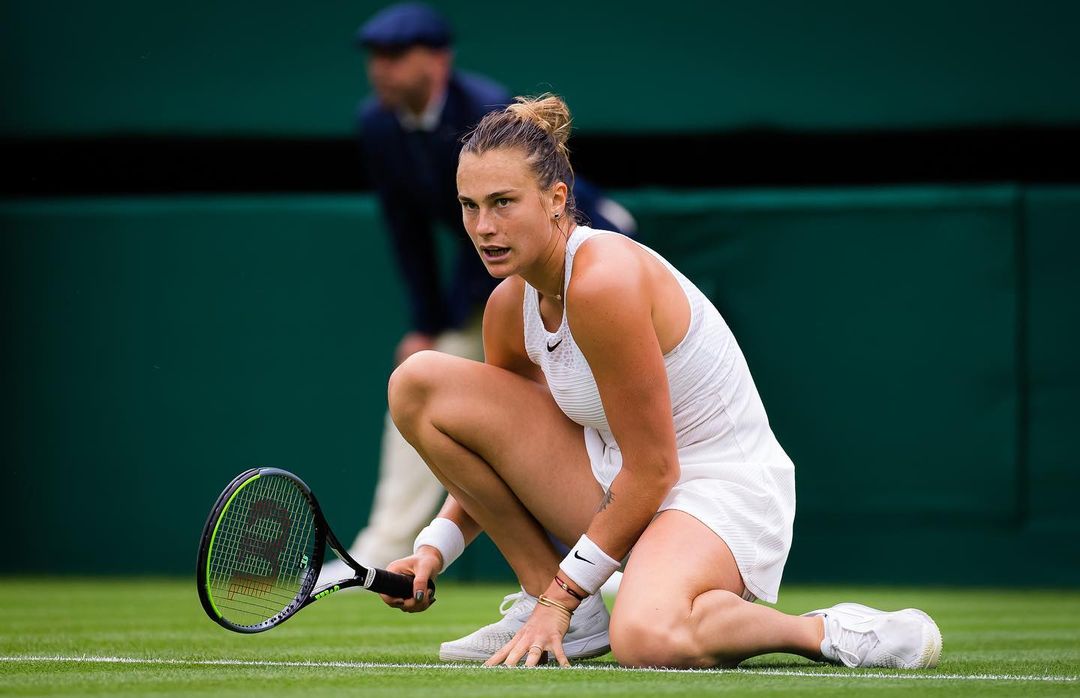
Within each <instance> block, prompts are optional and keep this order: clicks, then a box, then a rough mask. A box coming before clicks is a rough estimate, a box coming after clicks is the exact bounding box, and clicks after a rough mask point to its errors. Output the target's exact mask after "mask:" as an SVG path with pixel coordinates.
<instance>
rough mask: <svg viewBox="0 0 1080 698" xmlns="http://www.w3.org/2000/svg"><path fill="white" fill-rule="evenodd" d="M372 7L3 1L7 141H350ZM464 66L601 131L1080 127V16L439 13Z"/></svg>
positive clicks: (835, 0) (1055, 7)
mask: <svg viewBox="0 0 1080 698" xmlns="http://www.w3.org/2000/svg"><path fill="white" fill-rule="evenodd" d="M383 4H385V3H382V2H372V1H371V0H322V1H320V2H317V3H310V2H302V1H301V0H261V1H260V2H254V1H252V0H232V1H230V2H215V1H213V0H188V1H187V2H181V3H163V2H142V1H139V0H100V1H99V2H75V1H73V0H59V1H55V2H5V3H2V4H0V46H3V47H4V51H3V62H2V63H0V70H2V72H0V94H3V95H4V108H3V109H0V136H20V135H35V136H64V135H88V134H90V135H94V134H113V133H121V134H133V133H134V134H140V133H150V134H163V133H164V134H174V133H186V134H236V133H240V134H264V135H275V134H284V135H289V136H295V135H334V136H344V135H348V134H349V133H350V132H351V127H352V120H351V114H352V109H353V105H354V103H355V101H356V98H357V97H358V96H360V95H361V94H363V93H364V92H365V91H366V89H367V87H366V84H365V80H364V76H363V64H362V58H361V55H360V54H359V53H358V52H356V51H355V50H354V49H353V47H352V44H351V39H352V33H353V31H354V30H355V28H356V26H357V25H358V24H360V23H361V22H362V21H363V20H365V19H366V18H367V17H369V16H370V15H371V14H372V13H373V12H374V11H375V9H377V8H378V7H381V6H382V5H383ZM434 4H435V5H437V6H439V7H442V8H443V9H444V10H445V12H446V14H447V15H448V16H449V17H450V19H451V20H452V21H453V22H454V24H455V25H456V28H457V31H458V35H459V39H460V40H459V43H458V55H459V59H460V61H459V62H460V64H461V65H462V66H464V67H466V68H472V69H475V70H480V71H483V72H485V73H488V74H490V75H492V76H493V77H495V78H497V79H498V80H500V81H501V82H503V83H504V84H506V85H507V86H508V87H509V88H510V89H511V90H513V91H514V92H515V93H536V92H538V91H543V90H548V89H550V90H554V91H557V92H560V93H562V94H564V95H565V96H566V97H567V99H568V101H569V104H570V105H571V106H572V107H573V109H574V113H575V115H576V117H577V123H578V125H579V126H580V127H581V128H583V129H585V130H590V131H604V132H615V131H649V132H657V131H663V132H673V131H687V130H692V131H715V130H718V129H720V130H726V129H732V128H738V127H745V126H756V127H777V128H782V129H808V130H815V129H824V130H836V129H841V130H865V129H875V128H904V129H910V128H919V127H932V126H955V125H1002V124H1013V123H1029V124H1061V123H1064V124H1069V123H1076V122H1077V120H1078V119H1080V90H1077V89H1076V76H1077V74H1080V51H1077V49H1076V28H1077V26H1080V4H1078V3H1075V2H1062V1H1055V0H950V1H949V2H940V1H939V0H905V1H904V2H851V1H849V0H817V1H816V2H803V1H801V0H755V1H750V0H739V1H737V2H713V3H682V4H679V5H678V6H674V7H663V8H660V7H659V6H658V5H657V4H656V3H655V2H648V3H646V2H627V0H593V1H590V2H582V3H576V4H575V5H573V7H572V8H571V7H570V6H569V5H565V6H559V7H558V8H550V9H552V10H553V11H552V12H546V11H544V10H542V9H541V8H540V7H538V6H536V5H532V4H524V5H516V4H513V3H507V2H503V1H495V0H453V1H450V2H448V1H445V0H444V1H443V2H437V1H436V2H434Z"/></svg>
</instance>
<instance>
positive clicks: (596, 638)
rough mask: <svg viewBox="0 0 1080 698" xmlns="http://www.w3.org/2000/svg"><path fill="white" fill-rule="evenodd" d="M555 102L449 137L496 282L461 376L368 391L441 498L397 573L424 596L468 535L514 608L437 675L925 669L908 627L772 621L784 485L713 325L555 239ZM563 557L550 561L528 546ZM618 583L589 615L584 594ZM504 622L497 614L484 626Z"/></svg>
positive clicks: (638, 262)
mask: <svg viewBox="0 0 1080 698" xmlns="http://www.w3.org/2000/svg"><path fill="white" fill-rule="evenodd" d="M569 132H570V114H569V110H568V109H567V107H566V104H565V103H564V102H563V101H562V100H561V99H560V98H558V97H554V96H544V97H541V98H537V99H526V98H518V101H517V103H515V104H513V105H511V106H509V107H507V108H506V109H505V110H504V111H501V112H494V113H491V114H488V115H487V116H486V117H484V119H483V120H482V121H481V122H480V124H479V125H478V126H477V127H476V129H475V130H474V131H473V132H472V133H471V134H470V135H469V136H468V137H467V140H466V142H465V146H464V149H463V150H462V153H461V157H460V160H459V164H458V173H457V184H458V195H459V196H458V198H459V200H460V202H461V210H462V216H463V217H464V221H465V228H466V229H467V231H468V233H469V235H470V237H471V238H472V242H473V244H474V245H475V246H476V249H477V252H478V253H479V255H480V257H481V259H482V260H483V261H484V264H485V265H486V266H487V269H488V271H489V272H490V273H491V274H492V275H493V276H495V277H498V278H502V279H504V281H503V282H502V283H501V284H500V285H499V287H498V288H497V289H496V290H495V292H494V293H493V294H492V296H491V299H490V300H489V302H488V305H487V309H486V311H485V315H484V351H485V356H486V359H485V362H484V363H478V362H475V361H469V360H466V359H461V358H456V357H453V356H449V355H446V354H439V353H434V352H422V353H419V354H416V355H414V356H413V357H411V358H410V359H409V360H408V361H406V362H405V363H404V364H402V365H401V366H400V367H399V368H398V369H397V370H396V371H395V372H394V374H393V376H392V377H391V379H390V386H389V400H390V411H391V414H392V416H393V418H394V421H395V423H396V424H397V426H398V428H399V429H400V430H401V433H402V434H403V435H404V436H405V438H406V439H407V440H408V441H409V443H411V444H412V445H413V446H414V447H415V448H416V450H417V451H418V452H419V453H420V455H421V456H423V458H424V460H425V461H426V462H427V463H428V465H429V466H430V468H431V470H432V472H433V473H434V474H435V475H436V476H437V477H438V478H439V480H440V481H441V482H442V484H443V485H445V487H446V489H447V491H448V492H449V497H448V499H447V501H446V504H445V505H444V506H443V508H442V510H441V511H440V513H439V514H438V516H437V518H436V519H435V520H434V521H433V522H432V523H431V525H430V526H428V527H427V528H426V529H424V531H422V532H421V534H420V535H419V536H418V537H417V540H416V544H415V546H414V549H415V552H414V554H413V555H412V556H410V557H407V558H405V559H403V560H399V561H397V562H395V563H393V564H391V565H390V566H389V569H391V570H394V571H397V572H403V573H408V574H413V575H415V576H416V587H415V597H414V598H411V599H408V600H405V601H401V600H393V599H390V598H389V597H384V601H386V602H387V603H388V604H391V605H394V606H397V607H399V608H401V609H402V610H405V611H422V610H424V609H426V608H427V607H428V606H429V605H430V604H431V603H432V602H433V601H434V599H431V598H425V597H424V590H425V589H426V588H427V581H428V579H429V578H430V577H432V576H433V575H436V574H438V573H439V572H440V571H442V570H444V569H445V568H446V567H447V566H448V565H450V563H451V562H453V560H454V558H456V557H457V555H459V554H460V553H461V551H462V550H463V548H464V546H465V545H466V544H467V542H469V541H471V540H472V539H473V538H475V537H476V536H477V535H478V533H479V532H480V531H481V530H482V531H485V532H486V533H487V534H488V535H489V536H490V537H491V539H492V540H493V541H494V542H495V544H496V545H497V546H498V548H499V550H500V551H501V552H502V554H503V555H504V556H505V557H506V560H507V562H508V563H509V564H510V566H511V568H513V570H514V572H515V574H516V575H517V578H518V580H519V581H520V584H521V588H522V591H521V592H520V593H518V594H512V595H511V596H509V597H507V599H506V602H509V603H510V606H509V608H503V609H502V610H503V614H504V618H503V619H502V620H500V621H499V622H496V623H493V624H492V625H489V626H486V627H484V628H481V629H479V630H477V631H476V632H474V633H472V634H471V635H468V636H466V637H464V638H461V639H460V640H456V641H453V642H447V643H444V644H443V645H442V647H441V650H440V656H441V658H442V659H444V660H480V661H484V662H486V663H487V664H488V665H489V666H494V665H497V664H505V665H508V666H513V665H517V664H518V663H519V662H521V661H522V660H524V663H525V664H526V665H527V666H532V665H535V664H537V663H538V662H539V661H541V659H542V658H545V657H549V656H554V657H555V658H557V659H558V661H559V663H560V664H562V665H564V666H565V665H566V664H567V663H568V660H569V659H574V658H585V657H592V656H597V655H599V654H603V653H604V652H606V651H607V650H608V649H609V645H610V649H611V651H612V652H613V653H614V655H615V657H616V659H617V660H618V661H619V663H620V664H623V665H625V666H657V667H711V666H734V665H735V664H737V663H738V662H740V661H742V660H743V659H746V658H748V657H753V656H755V655H759V654H763V653H766V652H791V653H795V654H799V655H802V656H804V657H809V658H811V659H815V660H823V661H829V662H833V663H838V664H844V665H846V666H863V667H868V666H879V667H909V668H916V667H931V666H934V665H935V664H936V663H937V659H938V656H939V654H940V650H941V635H940V633H939V631H938V628H937V626H936V625H935V624H934V622H933V621H932V620H931V619H930V617H929V616H927V615H926V614H925V613H923V612H921V611H918V610H914V609H905V610H902V611H896V612H891V613H886V612H882V611H878V610H875V609H871V608H868V607H865V606H860V605H857V604H840V605H837V606H834V607H832V608H828V609H822V610H818V611H812V612H810V613H808V614H805V615H803V616H790V615H786V614H783V613H780V612H779V611H776V610H775V609H772V608H769V607H767V606H764V605H761V604H757V603H755V600H756V599H762V600H764V601H768V602H770V603H771V602H775V601H776V597H777V592H778V589H779V586H780V577H781V573H782V572H783V568H784V563H785V561H786V560H787V555H788V550H789V548H790V545H791V535H792V522H793V519H794V513H795V481H794V466H793V465H792V463H791V460H790V459H789V458H788V456H787V455H786V454H785V453H784V450H783V448H781V446H780V444H779V443H778V442H777V440H776V438H775V437H774V435H773V432H772V430H771V428H770V426H769V421H768V418H767V417H766V414H765V409H764V407H763V406H762V403H761V399H760V397H759V396H758V392H757V389H756V388H755V386H754V381H753V379H752V378H751V376H750V371H749V369H748V367H747V363H746V360H745V359H744V357H743V354H742V352H741V351H740V349H739V346H738V344H737V343H736V341H735V338H734V337H733V336H732V333H731V331H730V330H729V329H728V327H727V325H726V324H725V322H724V320H723V319H722V318H721V316H720V314H719V313H718V312H717V310H716V308H715V307H713V305H712V304H711V303H710V302H709V300H708V299H707V298H706V297H705V296H704V295H703V294H702V293H701V292H700V291H699V290H698V289H697V288H696V287H695V286H694V284H692V283H691V282H690V281H689V280H688V279H687V278H686V277H685V276H683V275H682V274H681V273H679V271H678V270H676V269H675V268H674V267H673V266H671V264H669V263H668V262H667V261H665V260H664V259H663V258H662V257H660V256H659V255H658V254H656V253H655V252H653V251H652V250H650V249H648V248H646V247H644V246H642V245H640V244H638V243H636V242H634V241H632V240H630V239H628V238H626V237H624V236H622V235H616V234H608V233H606V232H605V231H600V230H593V229H590V228H588V227H586V226H585V225H584V224H582V223H580V222H578V221H576V219H575V215H574V214H575V211H574V202H573V198H572V196H571V195H570V192H571V187H572V183H573V171H572V169H571V166H570V161H569V158H568V150H567V147H566V141H567V138H568V135H569ZM549 533H550V535H552V536H554V537H555V538H557V539H558V540H560V541H562V542H563V543H565V544H566V545H567V546H570V552H569V553H568V554H567V555H565V557H563V558H562V559H560V557H559V555H558V554H557V552H556V549H555V547H554V546H553V543H552V540H551V539H550V538H549V537H548V535H549ZM627 556H629V559H628V561H627V562H626V565H625V571H624V576H623V581H622V586H621V589H620V591H619V595H618V598H617V600H616V602H615V607H614V610H613V612H612V614H611V616H610V617H609V616H608V612H607V610H606V609H605V607H604V604H603V601H602V600H601V598H600V595H599V594H598V593H597V591H598V589H599V588H600V586H601V584H603V582H604V581H605V580H606V579H607V578H608V577H609V576H610V575H611V574H612V573H613V572H615V570H616V569H618V568H619V567H620V566H621V565H622V561H623V560H624V559H626V558H627ZM505 605H506V604H505V603H504V606H505Z"/></svg>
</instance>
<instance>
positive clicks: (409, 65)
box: [320, 3, 635, 590]
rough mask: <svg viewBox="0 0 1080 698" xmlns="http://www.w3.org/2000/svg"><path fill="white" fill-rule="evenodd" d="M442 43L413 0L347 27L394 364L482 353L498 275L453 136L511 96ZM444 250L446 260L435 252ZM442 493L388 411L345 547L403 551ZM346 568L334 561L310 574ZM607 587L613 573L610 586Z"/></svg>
mask: <svg viewBox="0 0 1080 698" xmlns="http://www.w3.org/2000/svg"><path fill="white" fill-rule="evenodd" d="M452 41H453V35H452V31H451V27H450V24H449V23H448V22H447V20H446V19H445V18H444V17H443V16H442V15H441V14H439V13H438V12H437V11H436V10H434V9H432V8H431V7H429V6H427V5H424V4H422V3H402V4H397V5H392V6H390V7H387V8H385V9H383V10H381V11H380V12H378V13H377V14H375V15H374V16H373V17H371V19H369V20H368V21H367V22H366V23H365V24H363V25H362V26H361V27H360V29H359V30H358V32H357V34H356V43H357V44H358V46H359V47H360V48H361V49H362V50H366V52H367V75H368V80H369V81H370V83H371V87H372V89H373V91H374V95H373V96H372V97H370V98H369V99H367V100H365V101H364V102H363V103H362V104H361V106H360V108H359V110H358V112H357V126H358V129H359V133H360V138H361V144H362V149H363V153H364V156H365V159H366V164H367V169H368V174H369V176H370V179H371V182H372V184H373V186H374V187H375V191H376V194H377V196H378V199H379V204H380V208H381V210H382V214H383V219H384V221H385V224H386V229H387V231H388V232H389V234H390V241H391V248H392V249H393V253H394V256H395V259H396V262H397V265H398V269H399V271H400V273H401V277H402V279H403V281H404V282H405V288H406V291H407V293H408V297H409V311H410V316H409V321H410V325H411V328H410V329H409V331H408V332H406V334H405V336H403V337H402V338H401V340H400V341H399V342H398V345H397V348H396V350H395V352H394V363H395V365H399V364H400V363H401V362H402V361H404V360H405V359H406V358H408V357H409V356H411V355H412V354H414V353H416V352H418V351H422V350H425V349H434V350H436V351H440V352H445V353H448V354H453V355H454V356H459V357H463V358H469V359H473V360H476V361H483V360H484V351H483V343H482V338H481V319H482V314H483V308H484V304H485V303H486V301H487V298H488V296H489V295H490V293H491V291H492V290H493V289H494V288H495V286H496V285H497V281H498V280H497V279H494V278H492V277H491V276H490V275H489V274H488V273H487V271H486V270H485V268H484V265H483V263H482V262H481V260H480V259H479V258H478V257H477V254H476V251H475V250H474V249H473V246H472V243H471V241H470V240H469V237H468V235H467V234H466V232H465V228H464V226H463V224H462V217H461V205H460V204H459V202H458V200H457V184H456V181H455V177H456V173H457V165H458V154H459V153H460V152H461V148H462V138H463V136H465V134H467V133H468V132H469V131H470V130H471V128H472V127H473V126H475V125H476V124H477V123H478V122H479V121H480V119H481V118H483V116H484V115H485V114H487V113H488V112H490V111H494V110H498V109H502V108H503V107H505V106H506V105H507V104H508V103H510V101H511V96H510V93H509V92H507V91H506V89H505V88H503V87H502V86H501V85H499V84H497V83H495V82H493V81H491V80H489V79H487V78H485V77H483V76H480V75H474V74H470V73H466V72H463V71H459V70H456V69H455V68H454V54H453V49H452ZM574 195H575V197H576V200H577V203H578V208H579V209H580V211H581V212H582V213H583V214H584V215H585V217H586V218H587V219H588V220H589V221H591V225H592V226H593V227H595V228H600V229H605V230H613V231H617V232H621V233H625V234H632V233H633V231H634V228H635V222H634V219H633V217H632V216H631V215H630V214H629V212H627V211H626V209H624V208H623V207H622V206H620V205H619V204H617V203H616V202H614V201H613V200H611V199H609V198H606V197H604V196H602V195H601V194H600V192H599V191H598V190H597V189H596V188H595V187H594V186H592V185H591V184H589V183H588V182H586V181H583V180H581V179H578V180H577V182H576V184H575V186H574ZM437 226H442V227H444V228H446V229H448V230H449V231H450V232H451V233H452V236H451V239H450V240H449V241H447V242H449V244H444V245H440V244H438V243H439V241H438V240H437V239H436V227H437ZM448 250H449V256H450V259H441V258H440V254H445V253H446V252H447V251H448ZM447 273H448V277H449V278H447V279H445V280H443V279H442V278H441V277H443V276H445V275H447ZM445 496H446V491H445V490H444V489H443V488H442V485H440V484H439V482H438V480H436V479H435V477H434V476H433V475H432V474H431V471H430V470H429V469H428V467H427V465H426V464H425V463H424V461H423V460H422V459H421V458H420V456H419V455H417V453H416V451H415V450H414V449H413V448H412V446H410V445H409V444H408V443H407V442H406V441H405V440H404V439H403V438H402V437H401V435H400V434H399V433H398V431H397V429H396V427H395V426H394V424H393V422H392V421H391V420H390V417H389V415H387V417H386V421H385V425H384V430H383V438H382V444H381V454H380V462H379V479H378V482H377V484H376V489H375V498H374V501H373V503H372V509H371V515H370V518H369V519H368V523H367V526H366V527H365V528H364V529H363V530H362V531H360V533H359V535H358V536H357V537H356V540H355V541H354V542H353V544H352V545H351V546H350V548H349V553H350V554H351V555H352V556H353V557H354V558H356V559H357V560H358V561H361V562H363V563H364V564H366V565H376V566H385V565H386V564H387V563H389V562H390V561H392V560H397V559H400V558H402V557H405V556H407V555H409V554H411V553H412V551H413V540H414V538H415V537H416V534H417V533H418V532H419V531H420V530H421V529H422V528H423V527H424V526H425V525H426V524H427V523H428V521H430V519H431V516H432V514H433V513H434V512H435V511H436V510H438V508H439V505H440V504H441V503H442V501H443V499H444V497H445ZM349 574H350V571H349V570H348V568H347V567H346V566H345V565H344V563H341V562H339V561H337V560H334V561H332V562H328V563H327V564H326V565H325V566H324V567H323V572H322V575H321V579H320V581H330V580H332V579H337V578H341V577H343V576H347V575H349ZM616 585H617V579H616V581H615V582H614V583H613V585H611V586H609V590H612V589H613V588H614V587H615V586H616Z"/></svg>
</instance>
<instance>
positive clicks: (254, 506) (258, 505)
mask: <svg viewBox="0 0 1080 698" xmlns="http://www.w3.org/2000/svg"><path fill="white" fill-rule="evenodd" d="M315 542H316V541H315V516H314V512H313V511H312V509H311V505H310V503H309V502H308V499H307V497H306V496H305V495H304V493H303V492H302V491H301V490H300V489H299V488H298V487H297V486H296V485H295V484H293V482H292V481H291V480H289V479H288V478H285V477H281V476H275V475H264V476H262V477H260V478H258V479H256V480H252V481H249V482H248V483H246V484H245V485H243V486H242V487H241V488H240V489H238V490H237V491H236V493H235V495H234V497H233V499H232V500H231V501H230V503H229V504H228V505H227V506H226V508H225V510H224V511H223V512H222V514H221V518H220V522H219V524H218V530H217V533H216V537H215V540H214V543H213V546H214V547H213V549H212V551H211V555H210V560H209V582H210V584H209V586H210V589H209V591H210V593H211V595H212V596H213V597H214V599H215V601H216V604H217V607H218V609H219V610H220V611H221V613H222V616H223V617H224V618H225V619H226V620H228V621H229V622H232V623H235V624H236V625H243V626H253V625H258V624H259V623H262V622H264V621H266V620H268V619H270V618H272V617H274V616H275V615H277V614H278V613H280V612H281V611H283V610H284V609H285V608H287V607H288V606H289V605H290V604H292V603H293V602H294V601H296V600H297V598H298V596H300V594H301V592H303V591H304V588H305V581H306V579H307V577H308V575H309V573H310V569H311V563H312V561H313V560H312V558H313V556H314V549H315Z"/></svg>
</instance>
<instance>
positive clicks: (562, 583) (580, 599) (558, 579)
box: [555, 575, 585, 601]
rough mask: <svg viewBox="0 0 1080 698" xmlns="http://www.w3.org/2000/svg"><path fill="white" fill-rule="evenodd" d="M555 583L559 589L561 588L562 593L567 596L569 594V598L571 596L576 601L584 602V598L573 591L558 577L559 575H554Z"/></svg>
mask: <svg viewBox="0 0 1080 698" xmlns="http://www.w3.org/2000/svg"><path fill="white" fill-rule="evenodd" d="M555 583H556V584H558V585H559V587H560V588H562V590H563V591H565V592H566V593H567V594H570V596H573V597H574V598H575V599H577V600H578V601H584V600H585V597H584V596H582V595H581V594H579V593H577V592H576V591H574V589H573V587H571V586H570V585H569V584H567V583H566V582H565V581H563V578H562V577H560V576H559V575H555Z"/></svg>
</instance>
